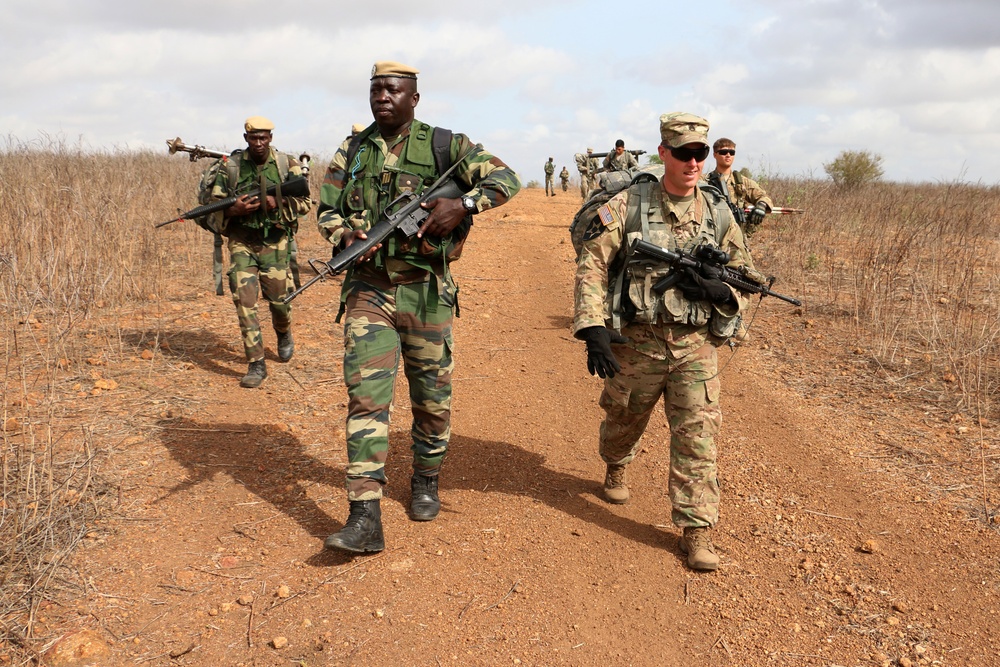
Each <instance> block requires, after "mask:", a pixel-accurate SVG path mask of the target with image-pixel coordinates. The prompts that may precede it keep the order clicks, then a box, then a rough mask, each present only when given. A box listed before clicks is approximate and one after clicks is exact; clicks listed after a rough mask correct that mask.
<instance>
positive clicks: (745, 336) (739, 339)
mask: <svg viewBox="0 0 1000 667" xmlns="http://www.w3.org/2000/svg"><path fill="white" fill-rule="evenodd" d="M750 339H751V336H750V332H749V331H747V323H746V322H742V321H741V322H740V328H739V329H737V330H736V333H734V334H733V340H734V341H736V343H749V342H750Z"/></svg>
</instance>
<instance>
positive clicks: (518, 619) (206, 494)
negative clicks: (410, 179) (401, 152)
mask: <svg viewBox="0 0 1000 667" xmlns="http://www.w3.org/2000/svg"><path fill="white" fill-rule="evenodd" d="M578 205H579V199H578V198H577V197H574V196H572V193H559V195H558V196H556V197H552V198H547V199H546V198H545V197H544V196H543V194H542V191H541V190H537V189H533V190H526V191H524V192H523V193H522V194H521V195H520V196H519V197H517V198H515V199H514V200H513V201H511V202H510V203H509V204H508V205H507V206H505V207H503V208H501V209H498V210H497V211H494V212H490V213H488V214H486V215H483V216H481V217H480V219H478V220H477V222H476V225H475V227H474V229H473V236H472V240H471V241H470V243H469V245H468V246H467V250H466V253H465V256H464V257H463V259H462V260H461V261H460V262H459V263H457V264H455V265H454V271H455V274H456V276H457V278H458V281H459V283H460V285H461V292H460V306H461V318H460V319H459V320H458V321H457V327H456V359H457V368H456V372H455V378H456V380H455V399H454V413H453V432H454V436H453V438H452V444H451V450H450V453H449V455H448V459H447V460H446V463H445V469H444V472H443V474H442V481H441V485H442V486H441V489H442V490H441V495H442V502H443V510H442V513H441V515H440V516H439V518H438V519H437V520H436V521H434V522H432V523H429V524H428V523H415V522H412V521H409V520H408V519H407V517H406V511H405V507H406V503H407V502H408V497H409V489H408V484H407V480H408V477H409V470H408V457H409V452H408V444H409V443H408V440H407V438H408V428H409V423H408V412H409V410H408V407H409V406H408V403H407V395H406V392H405V381H401V385H400V387H399V388H400V389H401V391H399V393H398V394H397V403H396V406H395V412H394V417H393V424H392V436H391V452H390V461H389V466H388V474H389V479H390V483H389V486H388V487H387V498H386V499H385V500H384V501H383V513H384V521H385V531H386V540H387V549H386V551H385V552H383V553H381V554H378V555H375V556H368V557H360V558H354V559H351V558H348V557H345V556H343V555H341V554H338V553H331V552H324V551H323V549H322V541H323V538H325V537H326V536H327V535H328V534H330V533H331V532H335V531H336V530H337V529H339V527H340V526H341V525H342V522H343V520H344V519H345V518H346V515H347V502H346V499H345V493H344V490H343V466H344V464H345V452H344V433H343V423H344V415H345V405H346V393H345V391H344V388H343V385H342V382H341V366H340V360H341V356H342V342H341V330H340V327H339V325H336V324H335V323H334V321H333V319H334V315H335V312H336V305H337V298H338V294H339V285H332V284H324V285H318V286H316V287H315V288H313V289H312V290H310V291H309V292H307V293H305V294H304V295H303V296H302V297H300V298H299V300H297V301H296V302H295V304H296V309H295V315H294V317H295V336H296V343H297V347H296V354H295V357H294V359H293V360H292V361H291V362H290V363H289V364H279V363H278V362H277V360H276V358H275V357H274V339H273V334H272V333H271V332H270V331H269V329H268V326H267V324H266V315H265V316H264V318H263V319H264V324H265V326H264V328H265V343H266V345H267V347H268V357H269V361H268V369H269V372H270V377H269V378H268V380H267V381H266V382H265V384H264V385H263V387H262V388H261V389H258V390H245V389H240V388H239V387H238V380H239V377H240V376H241V375H242V374H243V372H244V371H245V369H246V365H245V362H244V360H243V358H242V349H241V347H240V343H239V338H238V329H237V325H236V317H235V313H234V312H233V307H232V304H231V302H230V300H229V298H228V296H227V297H216V296H214V294H213V293H212V290H211V289H210V288H211V284H210V281H211V274H210V267H209V264H208V258H209V252H208V249H209V246H210V241H209V240H208V239H207V237H206V239H205V249H206V252H205V259H206V264H205V275H204V276H198V277H194V278H191V277H187V276H177V278H176V280H175V281H174V282H172V283H170V284H169V290H168V292H169V294H163V295H160V298H161V303H160V304H159V307H158V308H159V312H160V316H159V317H158V318H153V317H151V316H143V317H139V316H138V315H137V316H136V317H135V318H134V321H133V322H132V323H131V325H130V326H129V328H128V330H127V331H126V332H125V335H124V343H125V344H126V345H131V346H132V347H133V348H134V350H135V356H134V357H133V358H131V359H129V360H127V361H126V362H124V363H122V364H121V365H120V367H117V368H111V369H109V374H111V375H114V376H115V377H117V378H118V384H119V389H118V390H117V392H116V393H115V394H114V395H113V396H112V397H105V398H104V399H103V400H110V401H117V404H115V403H108V404H107V406H108V407H107V408H106V409H108V410H114V409H119V410H122V409H123V411H124V413H126V414H124V416H123V417H122V419H123V421H124V422H126V423H128V424H130V425H131V426H132V427H134V428H135V429H136V430H138V431H140V432H141V433H142V436H141V437H137V438H132V439H131V440H129V441H127V443H126V445H127V446H122V447H121V448H120V451H119V454H118V458H117V461H118V464H119V466H120V474H121V478H122V480H123V481H122V484H121V489H120V494H121V496H120V498H121V504H120V506H119V509H120V513H121V515H120V516H119V517H117V518H109V519H107V520H105V521H104V522H103V523H101V524H100V525H98V526H97V527H95V530H94V531H93V532H92V534H91V535H90V538H89V539H88V540H86V547H85V548H84V549H82V550H81V551H80V552H79V554H78V557H77V566H78V567H79V568H81V569H82V570H83V571H85V572H86V573H88V575H89V577H90V584H91V585H90V587H89V590H88V594H87V595H86V597H85V598H83V599H81V600H79V601H78V603H77V604H76V606H75V607H73V606H70V607H67V608H63V609H62V610H56V609H54V608H53V609H50V610H49V614H50V615H51V616H52V617H53V619H54V620H53V621H51V622H52V623H53V624H54V625H58V626H61V627H63V628H66V629H72V628H75V627H88V628H92V629H94V630H96V631H98V632H99V633H101V635H102V636H104V637H105V638H107V639H110V640H111V650H112V652H113V654H114V656H115V658H114V662H113V664H121V665H125V664H129V665H133V664H137V663H141V664H147V665H184V664H186V665H289V664H304V665H347V664H355V665H444V664H471V665H510V664H515V665H517V664H521V665H618V664H620V665H667V666H670V665H744V666H745V665H842V666H844V667H848V666H854V665H883V664H884V665H916V664H944V665H998V664H1000V657H998V651H1000V648H998V641H997V639H996V638H995V631H996V628H997V626H998V619H997V615H996V614H997V607H998V605H997V596H998V592H1000V591H998V581H1000V579H998V570H997V568H998V565H997V563H998V560H997V554H998V543H997V536H996V533H995V532H994V530H993V529H991V528H989V527H987V525H986V524H985V523H984V522H983V521H981V520H969V519H968V517H967V516H966V515H965V514H963V512H962V511H961V509H960V508H959V507H958V506H957V505H956V503H955V502H954V501H953V499H952V498H950V496H949V495H948V494H947V493H941V492H940V489H937V490H935V488H933V487H934V484H933V482H934V481H936V480H930V479H928V478H927V475H925V471H924V470H922V469H921V468H920V466H918V465H917V464H916V463H914V462H913V460H912V458H910V457H908V456H907V455H906V454H905V453H901V451H900V448H902V449H903V450H904V451H905V450H909V451H912V450H913V448H912V447H909V446H907V445H906V444H905V443H906V442H907V438H908V437H909V436H910V435H911V434H912V432H913V429H914V428H916V425H915V424H913V423H912V422H911V421H909V420H910V417H909V415H910V414H911V413H901V414H900V415H897V414H894V412H893V408H892V405H891V404H890V403H887V402H885V401H882V400H880V399H879V398H878V396H877V395H872V394H868V395H859V394H858V393H857V391H858V390H857V389H856V387H857V383H854V384H851V383H849V382H846V379H847V378H846V377H843V376H844V375H846V374H842V372H841V370H840V366H837V365H836V364H837V361H836V358H835V357H836V355H834V354H833V353H832V352H830V351H829V349H827V348H824V347H823V346H817V345H815V344H814V341H813V339H812V338H811V334H812V332H813V331H814V329H813V327H814V324H815V321H816V320H815V318H816V315H815V314H811V313H809V312H808V298H807V299H806V301H807V305H806V310H805V311H804V312H803V311H801V310H795V309H794V308H792V307H790V306H787V305H786V304H783V303H780V302H778V301H776V300H768V301H765V302H764V304H763V306H762V308H761V309H760V312H759V314H758V315H757V318H756V320H755V322H754V325H753V332H752V333H753V341H752V343H751V344H749V345H747V346H745V347H743V348H739V349H738V351H737V352H736V354H735V355H734V356H732V359H731V360H729V359H730V356H731V354H730V353H729V352H728V351H723V352H722V353H721V357H720V359H721V360H722V361H723V362H726V361H727V360H729V361H728V365H727V366H726V368H725V371H724V373H723V409H724V420H723V429H722V434H721V437H720V438H719V451H720V473H721V481H722V490H723V500H722V518H721V521H720V524H719V526H718V530H717V531H716V532H717V535H716V544H717V546H718V548H719V550H720V553H721V556H722V566H721V568H720V570H719V571H717V572H715V573H710V574H700V573H695V572H692V571H691V570H689V569H687V567H686V566H685V564H684V562H683V559H682V557H681V555H680V553H679V551H678V548H677V536H678V534H679V532H678V530H677V529H676V528H674V527H672V526H671V525H669V516H670V512H669V505H668V502H667V498H666V484H667V476H668V460H667V442H668V439H669V434H668V430H667V427H666V421H665V419H664V417H663V415H662V413H660V414H657V415H656V416H654V419H653V420H652V422H651V425H650V427H649V429H648V431H647V433H646V436H645V438H644V441H643V442H644V445H643V451H642V453H641V454H640V456H639V457H638V459H637V460H636V462H635V463H634V464H633V465H632V466H631V468H630V486H631V490H632V499H631V500H630V501H629V503H628V504H626V505H622V506H612V505H608V504H606V503H605V502H603V501H602V500H601V496H600V484H601V482H602V479H603V469H604V468H603V464H602V462H601V461H600V459H599V457H598V456H597V453H596V440H597V430H598V425H599V423H600V419H601V411H600V409H599V408H598V405H597V398H598V395H599V393H600V381H599V380H598V379H596V378H592V377H591V376H590V375H588V374H587V372H586V365H585V362H584V354H583V346H582V344H580V343H579V342H577V341H574V340H573V339H572V336H571V335H570V323H571V318H572V279H573V271H574V264H573V262H572V261H571V258H572V249H571V246H570V245H569V243H568V235H567V233H566V226H567V224H568V221H569V220H570V218H571V217H572V214H573V212H574V211H575V209H576V207H577V206H578ZM301 248H302V250H301V253H302V254H303V255H306V256H309V255H312V256H324V257H325V256H327V254H328V250H327V248H326V247H325V246H324V245H323V244H322V243H321V242H320V241H319V239H318V236H317V235H316V234H315V232H314V230H313V229H309V230H308V231H307V233H306V234H304V235H303V238H302V242H301ZM157 329H159V330H160V331H161V333H162V336H161V338H160V339H159V342H161V343H163V345H161V346H160V347H157V348H155V356H154V358H153V359H151V360H143V359H141V357H139V355H138V352H139V350H140V349H142V347H143V344H144V341H149V340H152V339H153V338H154V337H155V332H156V330H157ZM147 356H148V355H147ZM840 379H844V380H845V382H839V380H840ZM852 392H855V393H852ZM130 406H131V407H130ZM927 474H929V473H927ZM968 483H969V484H970V485H975V484H977V481H976V480H974V479H973V480H969V481H968ZM994 493H995V491H994ZM275 647H279V648H275ZM171 653H173V654H174V655H175V656H178V657H176V658H172V657H171Z"/></svg>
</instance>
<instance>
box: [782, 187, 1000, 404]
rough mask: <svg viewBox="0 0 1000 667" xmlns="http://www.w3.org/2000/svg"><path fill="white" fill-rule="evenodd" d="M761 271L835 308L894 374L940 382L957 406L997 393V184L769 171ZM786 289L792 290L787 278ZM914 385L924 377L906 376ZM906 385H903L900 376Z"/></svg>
mask: <svg viewBox="0 0 1000 667" xmlns="http://www.w3.org/2000/svg"><path fill="white" fill-rule="evenodd" d="M769 187H770V189H771V191H772V192H775V193H777V194H778V195H779V196H778V198H779V199H780V201H776V202H775V203H776V204H778V205H786V206H793V207H800V208H805V209H806V210H807V213H806V214H804V215H803V216H781V217H775V218H772V219H771V222H770V225H769V226H770V231H769V234H768V235H765V237H764V246H763V248H762V250H763V257H762V259H763V260H764V261H765V262H766V264H767V268H768V270H769V271H771V272H773V273H775V274H777V275H780V276H781V277H782V278H783V280H784V281H785V282H784V284H785V285H794V286H795V287H796V290H795V291H798V292H799V293H802V294H805V295H806V296H807V299H808V307H809V308H810V309H812V310H813V311H814V312H818V313H823V314H829V315H843V316H845V317H846V318H848V320H849V321H850V322H851V323H853V329H854V334H855V337H856V344H857V346H858V347H859V349H861V350H863V351H864V353H866V354H869V355H870V356H871V358H872V360H873V361H874V362H875V363H876V364H877V366H878V367H879V369H880V372H882V373H883V374H884V376H885V377H886V379H888V380H890V381H894V382H895V381H899V380H902V379H904V378H909V377H916V376H921V375H922V376H925V377H930V378H936V379H938V380H940V381H941V385H940V386H941V387H946V386H949V385H951V386H953V387H957V391H947V392H944V390H942V392H941V393H942V394H944V393H947V394H948V395H949V396H954V401H955V405H954V408H955V409H956V410H964V411H968V412H970V413H973V414H976V413H978V414H979V415H980V416H986V415H988V414H991V413H992V414H993V415H994V416H996V415H995V410H996V399H997V396H998V392H1000V296H998V291H997V288H998V286H1000V285H998V283H1000V253H998V250H1000V248H998V244H1000V219H998V215H997V214H998V211H1000V208H998V207H1000V204H998V201H1000V200H998V194H1000V192H998V188H996V187H980V186H972V185H962V184H938V185H933V184H923V185H900V184H878V185H873V186H869V187H866V188H862V189H857V190H850V191H843V190H839V189H836V188H834V187H832V186H831V185H830V184H829V183H828V182H818V181H805V180H775V181H774V182H772V183H771V184H770V185H769ZM787 289H791V288H787ZM909 384H910V386H911V387H912V388H913V390H914V391H921V392H926V391H927V386H928V385H927V384H926V383H924V384H921V383H919V382H917V383H909ZM901 386H902V388H903V390H904V391H906V387H905V386H903V385H901Z"/></svg>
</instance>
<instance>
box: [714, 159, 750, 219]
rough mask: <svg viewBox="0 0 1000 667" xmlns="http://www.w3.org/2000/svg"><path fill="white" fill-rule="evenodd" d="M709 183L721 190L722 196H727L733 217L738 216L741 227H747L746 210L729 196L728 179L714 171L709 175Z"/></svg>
mask: <svg viewBox="0 0 1000 667" xmlns="http://www.w3.org/2000/svg"><path fill="white" fill-rule="evenodd" d="M708 184H709V185H711V186H712V187H714V188H715V189H716V190H718V191H719V192H721V193H722V196H723V197H725V198H726V203H727V204H729V210H730V211H732V212H733V217H734V218H736V222H737V223H738V224H739V226H740V229H743V228H744V227H746V224H747V215H746V211H744V210H743V209H742V208H740V207H739V206H737V205H736V203H735V202H734V201H733V198H732V197H730V196H729V188H728V187H726V179H724V178H722V176H721V175H720V174H719V172H717V171H713V172H712V173H711V174H709V175H708Z"/></svg>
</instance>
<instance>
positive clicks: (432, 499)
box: [410, 473, 441, 521]
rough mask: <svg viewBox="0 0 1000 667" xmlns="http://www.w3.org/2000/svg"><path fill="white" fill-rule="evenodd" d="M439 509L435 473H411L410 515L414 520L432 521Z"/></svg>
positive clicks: (439, 502) (439, 503)
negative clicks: (429, 475) (431, 474)
mask: <svg viewBox="0 0 1000 667" xmlns="http://www.w3.org/2000/svg"><path fill="white" fill-rule="evenodd" d="M440 511H441V500H440V499H439V498H438V478H437V475H434V476H433V477H428V476H426V475H421V474H418V473H413V477H411V478H410V516H411V517H412V518H413V520H414V521H433V520H434V518H435V517H437V515H438V512H440Z"/></svg>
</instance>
